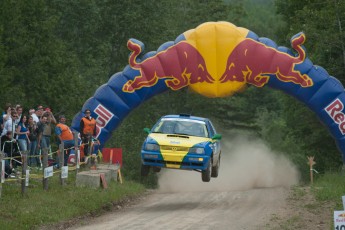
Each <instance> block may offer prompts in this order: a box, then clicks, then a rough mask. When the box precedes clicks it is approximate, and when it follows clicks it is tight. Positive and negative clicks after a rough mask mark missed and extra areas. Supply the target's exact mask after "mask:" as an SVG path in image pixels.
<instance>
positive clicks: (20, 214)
mask: <svg viewBox="0 0 345 230" xmlns="http://www.w3.org/2000/svg"><path fill="white" fill-rule="evenodd" d="M74 181H75V174H74V173H70V175H69V178H68V179H67V185H66V186H61V185H60V180H59V177H57V176H54V177H51V178H49V190H48V191H44V190H43V188H42V180H30V186H29V187H28V193H27V196H26V197H22V195H21V193H20V191H21V186H20V183H11V182H6V183H5V184H3V191H2V197H1V200H0V203H1V205H0V226H1V228H2V229H37V228H38V226H42V225H51V224H54V223H59V222H61V221H63V220H69V219H72V218H75V217H78V216H79V217H80V216H87V215H89V214H90V213H97V214H101V213H102V212H104V211H105V210H107V209H108V210H109V209H111V207H112V206H113V204H116V202H120V201H121V200H123V199H126V198H128V197H131V196H136V195H139V194H141V193H143V192H144V191H145V189H144V187H143V186H142V185H140V184H137V183H134V182H131V181H125V182H124V183H123V184H118V183H115V182H112V183H109V184H108V189H92V188H83V187H76V186H75V185H74V184H75V183H74Z"/></svg>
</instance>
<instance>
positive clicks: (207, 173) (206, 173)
mask: <svg viewBox="0 0 345 230" xmlns="http://www.w3.org/2000/svg"><path fill="white" fill-rule="evenodd" d="M211 165H212V160H211V159H210V160H209V162H208V165H207V168H206V169H205V170H202V171H201V179H202V181H203V182H209V181H210V180H211Z"/></svg>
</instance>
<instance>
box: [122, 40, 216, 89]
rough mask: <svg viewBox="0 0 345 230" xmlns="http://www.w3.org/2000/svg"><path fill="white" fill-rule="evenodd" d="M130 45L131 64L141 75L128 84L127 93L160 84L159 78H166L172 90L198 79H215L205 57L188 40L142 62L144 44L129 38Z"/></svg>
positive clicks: (193, 82)
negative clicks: (141, 55) (139, 58)
mask: <svg viewBox="0 0 345 230" xmlns="http://www.w3.org/2000/svg"><path fill="white" fill-rule="evenodd" d="M127 46H128V48H129V49H130V50H131V51H133V52H132V54H131V55H130V57H129V65H130V67H132V68H133V69H136V70H139V72H140V75H139V76H136V77H135V78H134V80H129V81H128V82H127V83H125V84H124V86H123V91H124V92H128V93H132V92H134V91H135V90H138V89H141V88H142V87H151V86H153V85H155V84H157V82H158V80H159V79H165V84H166V85H167V86H168V87H169V88H170V89H172V90H179V89H182V88H183V87H185V86H188V85H190V84H195V83H197V82H208V83H212V82H214V79H213V78H212V77H211V75H210V74H209V73H208V71H207V68H206V64H205V60H204V59H203V57H202V56H201V55H200V53H199V52H198V50H196V49H195V48H194V47H193V46H191V45H190V44H188V43H186V42H180V43H178V44H176V45H174V46H171V47H169V48H168V49H167V50H165V51H162V52H159V53H157V54H156V55H155V56H153V57H150V58H148V59H146V60H144V61H143V62H141V63H137V61H136V59H137V57H138V55H139V54H140V53H141V47H140V45H139V44H137V43H135V42H134V41H133V40H129V41H128V43H127ZM165 60H169V61H165Z"/></svg>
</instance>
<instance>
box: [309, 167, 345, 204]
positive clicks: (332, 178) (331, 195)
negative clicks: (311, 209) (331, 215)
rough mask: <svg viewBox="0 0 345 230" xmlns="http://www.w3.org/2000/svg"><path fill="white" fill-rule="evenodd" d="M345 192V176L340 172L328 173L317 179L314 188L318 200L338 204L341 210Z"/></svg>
mask: <svg viewBox="0 0 345 230" xmlns="http://www.w3.org/2000/svg"><path fill="white" fill-rule="evenodd" d="M344 190H345V184H344V174H343V173H339V172H328V173H326V174H324V175H322V176H320V177H319V178H316V180H315V182H314V184H313V187H312V191H313V193H314V194H315V197H316V199H317V200H319V201H327V202H333V203H336V205H337V208H340V209H343V207H342V202H341V197H342V196H343V195H344Z"/></svg>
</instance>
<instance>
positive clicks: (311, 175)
mask: <svg viewBox="0 0 345 230" xmlns="http://www.w3.org/2000/svg"><path fill="white" fill-rule="evenodd" d="M307 158H308V164H309V168H310V182H311V184H313V182H314V178H313V165H315V164H316V163H315V161H314V156H312V157H307Z"/></svg>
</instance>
